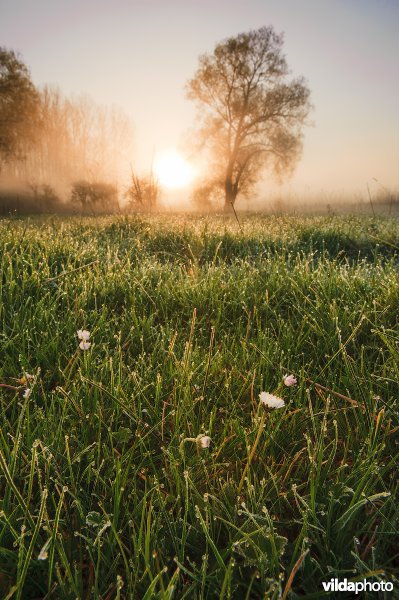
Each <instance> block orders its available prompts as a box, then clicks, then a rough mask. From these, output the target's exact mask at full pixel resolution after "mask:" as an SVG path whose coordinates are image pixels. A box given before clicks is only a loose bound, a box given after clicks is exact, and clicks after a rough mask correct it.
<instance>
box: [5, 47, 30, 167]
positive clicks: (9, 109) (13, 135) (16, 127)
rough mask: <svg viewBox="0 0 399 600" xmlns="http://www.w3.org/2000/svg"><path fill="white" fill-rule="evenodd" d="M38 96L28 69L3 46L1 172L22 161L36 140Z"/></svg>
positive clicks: (13, 53)
mask: <svg viewBox="0 0 399 600" xmlns="http://www.w3.org/2000/svg"><path fill="white" fill-rule="evenodd" d="M38 104H39V96H38V93H37V91H36V88H35V86H34V85H33V83H32V81H31V79H30V74H29V70H28V68H27V66H26V65H25V64H24V63H23V62H22V61H21V60H20V59H19V58H18V57H17V55H16V54H15V52H14V51H13V50H7V49H6V48H4V47H0V170H1V168H2V166H3V164H4V163H7V162H9V161H11V160H14V159H20V158H23V155H24V149H25V148H26V146H27V143H29V142H30V141H31V140H32V139H33V137H34V132H35V129H36V127H35V126H36V123H35V121H36V118H37V116H38Z"/></svg>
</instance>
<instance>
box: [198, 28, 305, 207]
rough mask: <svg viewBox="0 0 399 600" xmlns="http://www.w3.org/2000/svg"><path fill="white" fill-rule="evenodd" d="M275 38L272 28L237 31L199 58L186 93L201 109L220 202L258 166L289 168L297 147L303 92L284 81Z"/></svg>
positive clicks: (246, 185) (296, 82)
mask: <svg viewBox="0 0 399 600" xmlns="http://www.w3.org/2000/svg"><path fill="white" fill-rule="evenodd" d="M282 45H283V36H282V35H281V34H277V33H275V31H274V29H273V27H271V26H270V27H261V28H260V29H258V30H251V31H249V32H248V33H241V34H239V35H237V36H236V37H231V38H228V39H227V40H224V41H223V42H221V43H219V44H217V46H216V47H215V49H214V51H213V53H212V54H204V55H202V56H201V57H200V58H199V67H198V70H197V72H196V74H195V76H194V78H193V79H191V80H190V81H189V82H188V84H187V94H188V97H189V98H190V99H192V100H195V101H197V103H198V104H199V107H200V110H201V113H200V117H199V118H200V121H201V131H200V133H201V139H202V140H203V144H204V145H206V146H207V147H208V148H209V149H210V151H211V155H212V159H213V166H214V170H215V172H216V173H217V177H218V178H219V181H220V183H221V184H222V185H223V188H224V196H225V208H226V209H228V208H231V206H233V205H234V203H235V201H236V198H237V196H238V194H239V193H240V192H241V193H246V192H248V191H249V190H250V189H251V188H252V187H253V185H254V184H255V183H256V182H257V181H258V179H259V177H260V174H261V171H262V170H263V168H265V167H270V168H272V169H273V170H274V171H275V172H276V173H277V174H279V175H282V174H284V173H287V172H289V171H290V170H291V169H292V168H293V166H294V164H295V163H296V161H297V160H298V158H299V156H300V152H301V149H302V143H301V142H302V135H301V130H302V126H303V125H304V123H305V120H306V117H307V115H308V112H309V109H310V102H309V96H310V92H309V89H308V87H307V85H306V83H305V80H304V79H303V78H302V77H299V78H295V79H289V78H288V76H289V69H288V66H287V63H286V60H285V57H284V55H283V54H282Z"/></svg>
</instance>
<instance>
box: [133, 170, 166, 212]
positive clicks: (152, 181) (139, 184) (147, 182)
mask: <svg viewBox="0 0 399 600" xmlns="http://www.w3.org/2000/svg"><path fill="white" fill-rule="evenodd" d="M160 194H161V188H160V185H159V182H158V179H157V178H156V177H154V174H153V172H152V170H151V171H150V173H149V175H143V176H141V177H140V176H139V175H137V173H135V172H134V171H133V169H131V183H130V186H129V187H128V189H127V190H126V194H125V196H126V198H127V200H128V208H129V209H130V210H133V211H137V210H141V211H142V210H145V211H147V210H149V211H151V210H153V209H154V208H155V207H156V206H157V204H158V201H159V197H160Z"/></svg>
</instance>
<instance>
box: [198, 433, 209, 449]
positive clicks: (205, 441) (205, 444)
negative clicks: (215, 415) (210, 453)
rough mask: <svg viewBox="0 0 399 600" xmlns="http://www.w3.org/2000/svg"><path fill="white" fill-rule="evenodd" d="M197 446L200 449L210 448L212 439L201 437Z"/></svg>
mask: <svg viewBox="0 0 399 600" xmlns="http://www.w3.org/2000/svg"><path fill="white" fill-rule="evenodd" d="M197 444H198V446H199V447H200V448H209V446H210V444H211V438H210V437H209V435H200V436H198V438H197Z"/></svg>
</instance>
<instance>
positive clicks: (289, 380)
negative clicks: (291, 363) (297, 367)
mask: <svg viewBox="0 0 399 600" xmlns="http://www.w3.org/2000/svg"><path fill="white" fill-rule="evenodd" d="M283 382H284V385H286V386H287V387H291V386H292V385H296V384H297V383H298V380H297V378H296V377H295V376H294V375H284V377H283Z"/></svg>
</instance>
